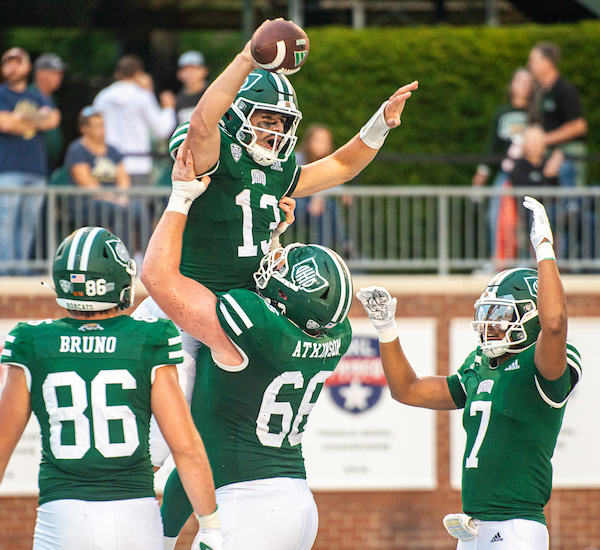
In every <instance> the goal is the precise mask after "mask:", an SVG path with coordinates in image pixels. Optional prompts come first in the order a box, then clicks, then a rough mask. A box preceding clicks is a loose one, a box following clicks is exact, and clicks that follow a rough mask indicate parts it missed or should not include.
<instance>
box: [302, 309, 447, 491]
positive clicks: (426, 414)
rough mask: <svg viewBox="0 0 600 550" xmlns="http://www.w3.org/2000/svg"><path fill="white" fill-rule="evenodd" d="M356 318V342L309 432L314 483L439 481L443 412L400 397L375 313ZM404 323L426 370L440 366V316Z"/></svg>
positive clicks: (362, 485) (407, 346) (408, 344)
mask: <svg viewBox="0 0 600 550" xmlns="http://www.w3.org/2000/svg"><path fill="white" fill-rule="evenodd" d="M351 322H352V330H353V336H352V344H351V346H350V348H349V350H348V352H347V353H346V355H345V356H344V357H343V358H342V360H341V361H340V363H339V364H338V366H337V368H336V370H335V371H334V373H333V374H332V376H331V377H330V378H329V379H328V380H327V382H326V383H325V386H324V387H323V390H322V391H321V395H320V396H319V399H318V401H317V403H316V405H315V407H314V409H313V411H312V413H311V415H310V418H309V420H308V423H307V426H306V431H305V433H304V436H303V438H302V449H303V452H304V458H305V462H306V473H307V480H308V484H309V486H310V487H311V489H317V490H318V489H321V490H398V489H404V490H424V489H434V488H435V485H436V452H435V446H436V437H435V413H434V412H433V411H427V410H425V409H417V408H414V407H407V406H405V405H402V404H400V403H398V402H396V401H394V400H393V399H392V397H391V395H390V392H389V389H388V387H387V384H386V381H385V377H384V375H383V369H382V367H381V360H380V357H379V340H378V338H377V333H376V332H375V329H374V328H373V326H372V325H371V322H370V321H368V320H367V319H358V320H356V319H354V320H353V319H351ZM398 331H399V333H400V334H401V338H402V346H403V348H404V351H405V353H406V355H407V356H408V357H409V359H410V360H411V361H412V362H413V364H414V365H415V367H416V368H418V371H419V374H420V375H429V374H434V373H435V371H436V343H435V337H436V322H435V320H432V319H411V320H399V321H398Z"/></svg>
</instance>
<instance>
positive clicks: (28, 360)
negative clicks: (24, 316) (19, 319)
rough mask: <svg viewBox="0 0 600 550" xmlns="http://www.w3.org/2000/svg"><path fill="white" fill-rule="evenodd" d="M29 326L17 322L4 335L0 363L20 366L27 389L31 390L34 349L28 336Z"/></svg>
mask: <svg viewBox="0 0 600 550" xmlns="http://www.w3.org/2000/svg"><path fill="white" fill-rule="evenodd" d="M28 328H29V327H28V325H27V324H26V323H19V324H18V325H17V326H16V327H15V328H13V329H12V330H11V331H10V333H9V335H8V336H7V337H6V341H5V343H4V348H3V349H2V355H0V363H2V364H4V365H12V366H16V367H21V368H22V369H23V371H24V372H25V377H26V379H27V389H28V390H29V391H31V368H32V366H33V355H32V351H33V349H34V346H33V342H31V338H30V337H29V331H28V330H27V329H28Z"/></svg>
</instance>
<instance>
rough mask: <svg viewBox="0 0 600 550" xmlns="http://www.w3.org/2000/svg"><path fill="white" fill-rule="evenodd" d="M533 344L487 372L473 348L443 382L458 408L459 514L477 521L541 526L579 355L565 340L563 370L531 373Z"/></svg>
mask: <svg viewBox="0 0 600 550" xmlns="http://www.w3.org/2000/svg"><path fill="white" fill-rule="evenodd" d="M534 355H535V344H533V345H532V346H530V347H529V348H527V349H525V350H523V351H522V352H521V353H519V354H514V355H511V356H510V357H509V358H508V359H506V360H504V361H503V362H502V363H499V364H497V366H495V367H491V366H490V360H489V359H488V358H487V357H485V356H482V355H481V354H480V353H478V352H477V351H474V352H473V353H471V355H469V357H468V358H467V359H466V360H465V362H464V364H463V365H462V367H461V368H460V369H459V370H458V373H457V374H455V375H453V376H450V377H448V386H449V389H450V393H451V394H452V398H453V399H454V402H455V403H456V405H457V406H458V407H459V408H464V413H463V426H464V429H465V431H466V434H467V443H466V447H465V455H464V459H463V473H462V500H463V510H464V511H465V513H467V514H469V515H470V516H472V517H474V518H476V519H480V520H484V521H503V520H508V519H528V520H533V521H538V522H541V523H545V518H544V506H545V505H546V503H547V502H548V500H549V499H550V493H551V490H552V464H551V462H550V459H551V458H552V455H553V453H554V448H555V446H556V440H557V437H558V433H559V431H560V427H561V425H562V420H563V415H564V411H565V405H566V403H567V400H568V398H569V396H570V394H571V392H572V390H573V388H574V387H575V385H576V384H577V382H578V381H579V378H580V376H581V359H580V356H579V353H578V352H577V350H576V349H575V347H573V346H572V345H571V344H569V343H567V368H566V370H565V372H564V374H563V375H562V376H561V377H560V378H558V379H557V380H552V381H550V380H546V379H545V378H544V377H543V376H542V375H541V374H540V373H539V371H538V370H537V369H536V367H535V362H534Z"/></svg>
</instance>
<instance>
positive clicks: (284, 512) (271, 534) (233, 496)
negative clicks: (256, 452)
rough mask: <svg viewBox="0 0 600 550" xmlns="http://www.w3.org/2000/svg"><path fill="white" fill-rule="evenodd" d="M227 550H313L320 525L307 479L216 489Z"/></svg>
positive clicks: (282, 479) (286, 478)
mask: <svg viewBox="0 0 600 550" xmlns="http://www.w3.org/2000/svg"><path fill="white" fill-rule="evenodd" d="M217 504H218V505H219V517H220V519H221V530H222V532H223V538H224V539H225V549H224V550H239V549H240V548H243V549H244V550H310V548H312V545H313V543H314V542H315V538H316V537H317V528H318V526H319V517H318V512H317V505H316V503H315V499H314V498H313V495H312V493H311V492H310V489H309V488H308V485H307V483H306V480H305V479H293V478H288V477H276V478H272V479H259V480H255V481H243V482H240V483H231V484H229V485H225V486H224V487H220V488H219V489H217Z"/></svg>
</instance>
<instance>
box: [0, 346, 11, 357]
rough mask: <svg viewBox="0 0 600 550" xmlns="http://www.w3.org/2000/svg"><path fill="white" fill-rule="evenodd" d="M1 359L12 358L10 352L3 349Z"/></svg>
mask: <svg viewBox="0 0 600 550" xmlns="http://www.w3.org/2000/svg"><path fill="white" fill-rule="evenodd" d="M2 357H12V350H11V349H6V348H4V349H3V350H2Z"/></svg>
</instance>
